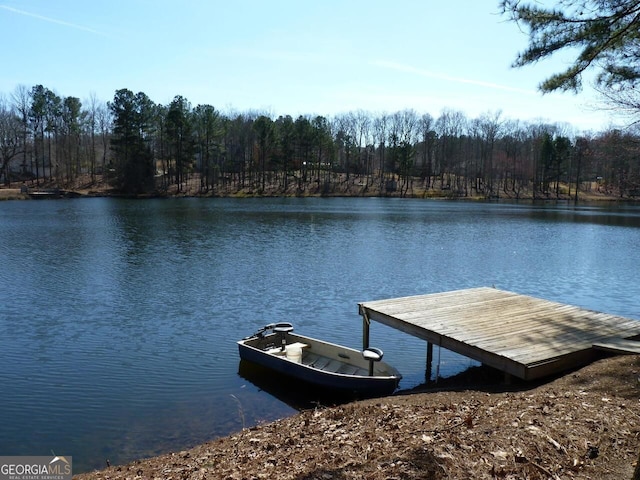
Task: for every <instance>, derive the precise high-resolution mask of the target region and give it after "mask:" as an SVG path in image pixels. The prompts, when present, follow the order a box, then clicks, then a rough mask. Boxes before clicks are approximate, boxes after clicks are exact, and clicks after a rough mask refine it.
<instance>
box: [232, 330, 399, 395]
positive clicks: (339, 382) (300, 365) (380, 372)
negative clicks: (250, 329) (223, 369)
mask: <svg viewBox="0 0 640 480" xmlns="http://www.w3.org/2000/svg"><path fill="white" fill-rule="evenodd" d="M238 349H239V353H240V358H241V359H242V360H245V361H249V362H252V363H255V364H258V365H261V366H263V367H266V368H268V369H270V370H273V371H275V372H278V373H280V374H283V375H286V376H288V377H291V378H294V379H296V380H298V381H301V382H306V383H309V384H312V385H314V386H318V387H322V388H326V389H331V390H335V391H336V392H344V393H350V394H354V395H356V396H358V397H360V398H364V397H378V396H384V395H389V394H391V393H393V391H394V390H395V389H396V388H397V387H398V383H399V382H400V379H401V378H402V375H400V373H398V371H397V370H396V369H395V368H393V367H392V366H390V365H388V364H387V363H385V362H383V361H382V356H383V353H382V351H381V350H380V349H377V348H367V349H365V350H364V351H362V352H360V351H358V350H355V349H353V348H348V347H344V346H341V345H336V344H333V343H329V342H324V341H321V340H316V339H314V338H310V337H306V336H303V335H298V334H295V333H293V326H292V325H291V324H290V323H272V324H269V325H266V326H264V327H262V328H261V329H260V330H258V331H257V332H256V333H254V334H253V335H251V336H249V337H246V338H244V339H242V340H240V341H239V342H238Z"/></svg>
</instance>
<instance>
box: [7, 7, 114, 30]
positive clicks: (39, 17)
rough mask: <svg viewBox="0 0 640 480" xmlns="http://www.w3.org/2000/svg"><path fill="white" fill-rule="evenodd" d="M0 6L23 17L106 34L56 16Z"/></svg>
mask: <svg viewBox="0 0 640 480" xmlns="http://www.w3.org/2000/svg"><path fill="white" fill-rule="evenodd" d="M0 8H1V9H3V10H6V11H8V12H11V13H16V14H18V15H23V16H25V17H31V18H36V19H38V20H42V21H43V22H49V23H55V24H56V25H62V26H63V27H69V28H74V29H76V30H82V31H83V32H89V33H93V34H94V35H101V36H105V37H106V36H107V35H106V34H104V33H102V32H99V31H97V30H94V29H92V28H89V27H85V26H82V25H76V24H75V23H70V22H65V21H63V20H58V19H56V18H51V17H45V16H43V15H38V14H36V13H30V12H25V11H24V10H18V9H17V8H13V7H9V6H7V5H0Z"/></svg>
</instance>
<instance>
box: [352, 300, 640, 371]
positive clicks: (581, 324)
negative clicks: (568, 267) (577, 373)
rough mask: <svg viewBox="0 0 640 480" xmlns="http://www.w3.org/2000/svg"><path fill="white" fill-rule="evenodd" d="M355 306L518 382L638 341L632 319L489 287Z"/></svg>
mask: <svg viewBox="0 0 640 480" xmlns="http://www.w3.org/2000/svg"><path fill="white" fill-rule="evenodd" d="M359 306H360V313H361V314H362V315H363V317H364V318H365V319H368V320H371V321H376V322H380V323H383V324H386V325H389V326H391V327H393V328H396V329H399V330H401V331H403V332H405V333H409V334H411V335H414V336H416V337H418V338H422V339H424V340H426V341H428V342H431V343H433V344H436V345H440V346H442V347H444V348H447V349H449V350H452V351H454V352H457V353H459V354H461V355H464V356H467V357H469V358H473V359H475V360H478V361H481V362H483V363H487V364H489V365H491V366H495V367H496V368H500V369H502V370H504V371H506V372H507V373H512V374H515V375H517V376H520V377H521V378H525V379H533V378H538V377H539V376H543V375H547V374H550V373H556V371H555V370H554V369H559V368H571V366H572V364H573V363H576V362H577V363H580V362H584V361H585V359H587V358H588V357H589V354H590V352H592V351H593V350H594V345H596V344H599V343H602V344H604V343H606V341H607V340H609V339H615V338H618V339H625V338H630V337H634V336H637V335H640V321H638V320H635V319H629V318H625V317H621V316H617V315H611V314H607V313H602V312H596V311H592V310H588V309H583V308H580V307H577V306H572V305H566V304H562V303H559V302H554V301H550V300H545V299H540V298H535V297H531V296H527V295H521V294H517V293H513V292H508V291H504V290H499V289H496V288H489V287H478V288H471V289H465V290H456V291H450V292H443V293H435V294H427V295H416V296H411V297H401V298H392V299H384V300H375V301H371V302H363V303H360V304H359ZM365 324H366V322H365ZM576 366H578V364H576Z"/></svg>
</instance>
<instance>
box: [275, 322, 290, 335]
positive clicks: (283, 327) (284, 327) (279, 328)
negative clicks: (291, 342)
mask: <svg viewBox="0 0 640 480" xmlns="http://www.w3.org/2000/svg"><path fill="white" fill-rule="evenodd" d="M273 331H274V332H277V333H290V332H293V325H291V324H290V323H283V324H280V325H276V326H275V327H274V328H273Z"/></svg>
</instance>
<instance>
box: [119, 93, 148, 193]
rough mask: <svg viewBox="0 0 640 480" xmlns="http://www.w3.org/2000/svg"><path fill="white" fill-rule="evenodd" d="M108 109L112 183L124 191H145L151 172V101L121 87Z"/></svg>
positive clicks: (146, 190) (142, 94)
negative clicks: (114, 172) (110, 114)
mask: <svg viewBox="0 0 640 480" xmlns="http://www.w3.org/2000/svg"><path fill="white" fill-rule="evenodd" d="M109 109H110V110H111V112H112V114H113V137H112V138H111V148H112V150H113V153H114V161H115V165H114V167H115V171H116V175H115V178H114V187H115V188H116V189H118V190H121V191H122V192H124V193H131V194H139V193H145V192H149V191H151V190H152V189H153V186H154V185H153V177H154V173H155V166H154V159H153V153H152V150H151V148H150V145H149V142H150V140H151V119H152V113H153V102H151V100H149V98H148V97H147V96H146V95H145V94H144V93H142V92H139V93H138V94H135V95H134V93H133V92H132V91H131V90H128V89H126V88H124V89H121V90H118V91H116V93H115V96H114V98H113V102H109Z"/></svg>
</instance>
